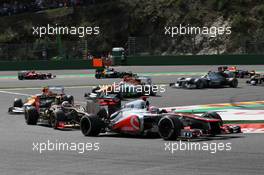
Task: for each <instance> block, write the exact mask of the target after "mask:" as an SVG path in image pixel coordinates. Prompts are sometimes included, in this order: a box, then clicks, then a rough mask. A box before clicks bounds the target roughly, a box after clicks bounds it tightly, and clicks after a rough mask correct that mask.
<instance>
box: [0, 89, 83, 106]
mask: <svg viewBox="0 0 264 175" xmlns="http://www.w3.org/2000/svg"><path fill="white" fill-rule="evenodd" d="M0 93H3V94H11V95H21V96H28V97H29V96H32V95H31V94H23V93H17V92H9V91H0ZM75 102H76V103H79V104H86V102H84V101H75Z"/></svg>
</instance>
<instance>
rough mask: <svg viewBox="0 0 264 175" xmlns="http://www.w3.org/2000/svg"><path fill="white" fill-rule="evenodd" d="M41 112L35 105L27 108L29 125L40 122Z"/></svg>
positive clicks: (26, 118)
mask: <svg viewBox="0 0 264 175" xmlns="http://www.w3.org/2000/svg"><path fill="white" fill-rule="evenodd" d="M38 118H39V113H38V111H37V109H36V108H35V107H29V108H26V110H25V120H26V123H27V124H28V125H36V124H37V122H38Z"/></svg>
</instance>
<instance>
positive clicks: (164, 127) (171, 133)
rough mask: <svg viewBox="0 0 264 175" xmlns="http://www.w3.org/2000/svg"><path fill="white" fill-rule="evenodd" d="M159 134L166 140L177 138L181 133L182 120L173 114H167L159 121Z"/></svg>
mask: <svg viewBox="0 0 264 175" xmlns="http://www.w3.org/2000/svg"><path fill="white" fill-rule="evenodd" d="M158 128H159V135H160V137H162V138H163V139H164V140H176V139H177V138H178V137H179V136H180V135H181V129H182V128H183V125H182V123H181V121H180V120H179V119H178V118H176V117H172V116H165V117H163V118H161V119H160V121H159V122H158Z"/></svg>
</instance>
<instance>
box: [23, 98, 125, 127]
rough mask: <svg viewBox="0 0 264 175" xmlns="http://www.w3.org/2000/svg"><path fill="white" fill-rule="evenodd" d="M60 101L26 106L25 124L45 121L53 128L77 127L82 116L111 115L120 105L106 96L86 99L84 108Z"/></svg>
mask: <svg viewBox="0 0 264 175" xmlns="http://www.w3.org/2000/svg"><path fill="white" fill-rule="evenodd" d="M63 100H65V101H63V102H62V103H59V104H58V103H53V105H51V106H45V107H42V108H39V107H32V106H31V107H26V109H25V111H26V112H25V119H26V122H27V124H29V125H36V124H37V123H38V122H41V123H43V122H46V123H48V124H49V125H50V126H52V127H53V128H54V129H58V128H59V129H64V128H69V127H78V126H79V124H80V120H81V118H82V117H84V116H90V115H91V114H95V115H97V116H105V115H111V114H112V113H114V112H116V111H117V110H119V109H120V107H121V102H120V101H119V102H116V101H115V99H114V98H113V99H112V98H110V97H109V96H108V97H100V98H94V99H92V98H90V99H87V104H86V109H85V108H84V107H82V106H81V105H74V104H73V103H71V101H70V100H69V99H67V98H66V99H63Z"/></svg>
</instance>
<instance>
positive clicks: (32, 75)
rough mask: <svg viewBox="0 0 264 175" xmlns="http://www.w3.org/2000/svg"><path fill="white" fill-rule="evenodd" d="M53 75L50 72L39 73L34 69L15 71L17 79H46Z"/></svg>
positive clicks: (51, 77)
mask: <svg viewBox="0 0 264 175" xmlns="http://www.w3.org/2000/svg"><path fill="white" fill-rule="evenodd" d="M55 77H56V76H55V75H52V74H51V73H40V72H35V71H20V72H18V73H17V78H18V79H19V80H46V79H53V78H55Z"/></svg>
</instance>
